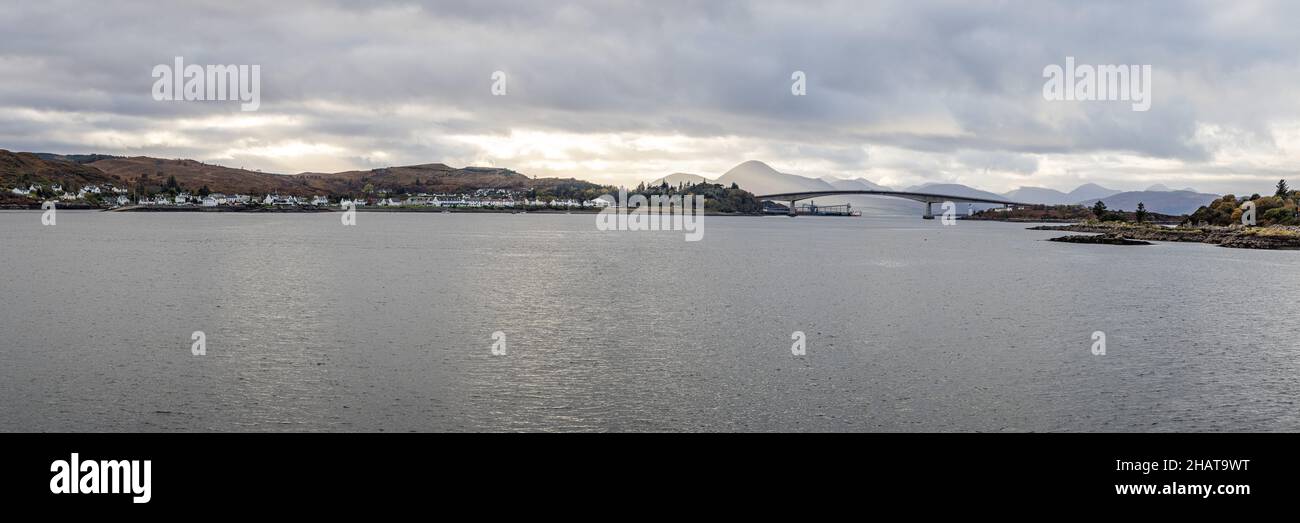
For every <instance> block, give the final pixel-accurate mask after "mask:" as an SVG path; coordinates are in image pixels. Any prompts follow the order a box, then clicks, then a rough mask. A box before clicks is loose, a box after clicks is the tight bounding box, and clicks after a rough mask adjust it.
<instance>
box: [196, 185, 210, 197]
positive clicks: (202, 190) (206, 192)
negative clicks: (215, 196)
mask: <svg viewBox="0 0 1300 523" xmlns="http://www.w3.org/2000/svg"><path fill="white" fill-rule="evenodd" d="M209 194H212V191H211V190H209V189H208V186H206V185H204V186H203V187H200V188H199V196H203V197H206V196H207V195H209Z"/></svg>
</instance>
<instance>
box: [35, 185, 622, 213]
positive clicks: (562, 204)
mask: <svg viewBox="0 0 1300 523" xmlns="http://www.w3.org/2000/svg"><path fill="white" fill-rule="evenodd" d="M42 189H43V187H42V186H41V185H37V184H32V185H30V186H29V187H27V188H14V189H12V190H11V192H12V193H13V194H16V195H21V196H28V197H35V195H36V194H38V193H40V192H41V191H42ZM50 190H51V191H53V192H55V193H56V194H59V196H58V198H59V199H60V200H62V201H75V200H79V199H85V198H86V195H88V194H95V195H98V196H99V199H100V201H102V202H107V203H110V204H115V205H129V204H131V198H130V197H128V196H127V193H128V191H127V190H126V189H123V188H119V187H113V186H112V185H107V184H105V185H103V186H100V185H87V186H84V187H82V188H81V189H80V190H78V191H77V192H76V193H71V192H64V191H63V187H62V186H60V185H58V184H55V185H52V186H51V187H50ZM105 195H108V197H107V198H106V197H105ZM256 203H260V204H262V205H272V206H303V205H314V206H318V207H323V206H329V205H330V203H331V202H330V200H329V198H327V197H325V196H319V195H318V196H313V197H311V198H307V197H302V196H293V195H280V194H267V195H264V196H263V197H262V198H261V199H258V198H255V197H253V196H251V195H247V194H233V195H226V194H222V193H211V194H208V195H206V196H198V195H194V194H191V193H189V192H181V193H179V194H176V195H175V196H171V195H166V194H162V195H154V196H144V197H140V198H139V199H138V201H137V202H136V204H137V205H148V206H185V205H199V206H203V207H217V206H222V205H249V204H256ZM338 204H339V205H344V206H346V205H353V206H356V207H362V206H366V205H376V206H379V207H470V208H501V207H505V208H514V207H524V208H534V207H548V208H556V209H568V208H592V207H596V208H600V207H608V206H609V205H610V201H609V200H607V199H603V198H597V199H595V200H585V201H581V200H576V199H572V198H569V199H553V200H542V199H541V198H534V199H531V200H530V199H528V198H526V197H525V198H520V199H515V197H514V193H513V192H512V191H510V190H508V189H479V190H477V191H475V192H474V194H473V195H469V194H435V195H429V194H424V193H421V194H418V195H415V196H409V197H406V198H404V199H403V198H394V197H386V198H380V199H375V198H369V199H367V198H357V199H351V198H343V199H341V200H339V201H338Z"/></svg>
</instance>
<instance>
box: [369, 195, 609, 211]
mask: <svg viewBox="0 0 1300 523" xmlns="http://www.w3.org/2000/svg"><path fill="white" fill-rule="evenodd" d="M375 205H378V206H380V207H471V208H482V207H487V208H494V207H550V208H555V209H569V208H583V207H607V206H609V201H608V200H604V199H600V198H597V199H595V200H586V201H579V200H574V199H571V198H570V199H564V200H549V201H545V200H542V199H540V198H535V199H532V200H529V199H527V198H523V199H521V200H514V199H499V198H470V197H467V196H465V195H459V196H447V195H441V196H428V195H419V196H411V197H408V198H406V199H405V200H402V199H398V198H384V199H381V200H379V202H378V203H376V204H375Z"/></svg>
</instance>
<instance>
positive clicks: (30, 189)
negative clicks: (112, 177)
mask: <svg viewBox="0 0 1300 523" xmlns="http://www.w3.org/2000/svg"><path fill="white" fill-rule="evenodd" d="M44 188H45V186H43V185H41V184H36V183H33V184H29V185H28V186H27V187H26V188H23V187H14V188H13V189H10V190H9V192H10V194H15V195H18V196H28V197H30V196H32V195H33V194H37V193H40V192H41V190H43V189H44ZM50 192H53V193H54V194H57V195H59V199H61V200H67V199H72V200H77V199H85V198H86V195H88V194H94V195H104V194H119V195H121V194H126V193H127V190H126V189H123V188H121V187H114V186H112V185H111V184H104V185H102V186H101V185H86V186H83V187H82V188H81V189H78V190H77V192H75V193H70V192H64V190H63V186H62V185H60V184H57V183H55V184H50Z"/></svg>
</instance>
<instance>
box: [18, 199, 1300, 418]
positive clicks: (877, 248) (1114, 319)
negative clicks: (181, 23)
mask: <svg viewBox="0 0 1300 523" xmlns="http://www.w3.org/2000/svg"><path fill="white" fill-rule="evenodd" d="M358 218H359V219H358V225H357V226H355V227H343V226H341V225H340V223H339V219H338V215H334V214H329V215H316V214H285V215H243V214H207V213H205V214H131V213H97V212H75V211H59V216H58V222H57V225H55V226H53V227H42V226H41V225H40V213H39V212H0V244H2V245H3V247H2V249H0V267H3V270H4V272H5V275H4V278H3V284H2V285H3V287H0V291H2V295H3V300H0V311H2V312H3V314H2V315H0V430H6V431H56V430H60V431H61V430H68V431H444V430H450V431H466V430H584V431H585V430H592V431H597V430H619V431H625V430H627V431H659V430H701V431H734V430H741V431H825V430H863V431H1132V430H1136V431H1280V430H1289V431H1295V430H1300V407H1298V406H1297V404H1296V400H1297V397H1298V395H1300V324H1298V323H1297V322H1296V321H1295V319H1296V318H1297V316H1300V315H1298V314H1297V313H1300V300H1298V299H1297V295H1300V275H1298V274H1300V273H1297V268H1300V252H1272V251H1246V250H1231V249H1222V248H1218V247H1213V246H1207V245H1200V244H1158V245H1156V246H1151V247H1115V246H1105V245H1096V246H1094V245H1072V244H1058V243H1048V242H1044V241H1040V240H1043V239H1045V238H1048V237H1050V236H1052V233H1046V232H1036V231H1026V230H1024V226H1023V225H1017V224H1002V223H975V222H960V223H958V224H957V225H956V226H952V227H942V226H941V225H940V224H939V223H938V221H937V220H936V221H922V220H920V219H917V218H881V217H870V216H869V217H865V218H832V217H826V218H817V217H799V218H797V219H790V218H786V217H768V218H752V217H736V218H731V217H708V218H706V222H705V233H704V238H703V241H699V242H685V241H683V237H684V236H683V233H681V232H621V233H620V232H614V231H598V230H597V229H596V227H595V223H594V219H593V218H592V216H590V215H539V214H527V215H511V214H487V215H480V214H391V213H361V214H360V215H359V216H358ZM194 331H203V332H204V333H205V334H206V338H207V355H206V356H193V355H191V353H190V345H191V339H190V336H191V333H192V332H194ZM496 331H500V332H502V333H504V335H505V340H506V350H507V354H506V355H505V356H493V355H492V353H491V348H492V345H493V343H494V340H493V338H492V333H494V332H496ZM793 331H803V332H804V333H806V335H807V356H804V357H794V356H792V355H791V351H790V346H791V343H792V341H791V333H792V332H793ZM1094 331H1103V332H1105V333H1106V337H1107V354H1106V355H1105V356H1094V355H1092V354H1091V352H1090V348H1091V347H1092V344H1093V341H1092V339H1091V335H1092V333H1093V332H1094Z"/></svg>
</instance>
